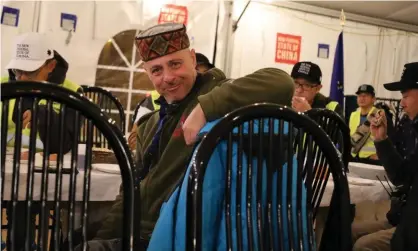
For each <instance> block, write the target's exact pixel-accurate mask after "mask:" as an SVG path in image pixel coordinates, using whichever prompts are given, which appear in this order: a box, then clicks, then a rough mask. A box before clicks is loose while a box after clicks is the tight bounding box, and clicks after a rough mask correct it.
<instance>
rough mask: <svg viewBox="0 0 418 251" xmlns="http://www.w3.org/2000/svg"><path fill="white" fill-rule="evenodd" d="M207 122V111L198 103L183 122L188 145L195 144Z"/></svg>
mask: <svg viewBox="0 0 418 251" xmlns="http://www.w3.org/2000/svg"><path fill="white" fill-rule="evenodd" d="M205 124H206V117H205V113H204V112H203V110H202V107H201V106H200V104H197V106H196V107H195V108H194V109H193V111H192V112H191V113H190V115H189V116H188V117H187V119H186V121H184V124H183V135H184V140H185V141H186V144H187V145H193V144H194V143H195V142H196V140H197V135H198V133H199V132H200V130H201V129H202V128H203V126H204V125H205Z"/></svg>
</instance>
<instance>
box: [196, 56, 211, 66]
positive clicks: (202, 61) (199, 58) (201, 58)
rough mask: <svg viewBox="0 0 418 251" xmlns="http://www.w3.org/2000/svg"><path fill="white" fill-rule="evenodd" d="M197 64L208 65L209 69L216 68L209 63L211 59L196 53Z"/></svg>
mask: <svg viewBox="0 0 418 251" xmlns="http://www.w3.org/2000/svg"><path fill="white" fill-rule="evenodd" d="M196 63H197V65H202V64H203V65H207V66H208V67H209V68H214V67H215V66H214V65H213V64H211V63H210V62H209V59H208V58H207V57H206V56H205V55H203V54H202V53H196Z"/></svg>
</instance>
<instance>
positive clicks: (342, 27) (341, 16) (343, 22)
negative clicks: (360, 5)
mask: <svg viewBox="0 0 418 251" xmlns="http://www.w3.org/2000/svg"><path fill="white" fill-rule="evenodd" d="M340 25H341V31H342V32H344V26H345V14H344V9H341V14H340Z"/></svg>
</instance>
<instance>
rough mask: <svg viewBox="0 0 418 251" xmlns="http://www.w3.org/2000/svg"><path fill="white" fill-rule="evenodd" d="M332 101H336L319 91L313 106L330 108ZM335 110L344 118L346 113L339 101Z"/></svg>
mask: <svg viewBox="0 0 418 251" xmlns="http://www.w3.org/2000/svg"><path fill="white" fill-rule="evenodd" d="M331 102H336V103H337V101H334V100H332V99H330V98H328V97H325V96H324V95H322V94H321V93H317V94H316V95H315V97H314V100H313V103H312V106H311V107H312V108H328V107H327V105H328V104H329V103H331ZM333 111H334V112H336V113H338V115H340V116H341V118H344V113H343V109H342V108H341V106H340V105H339V104H338V103H337V104H336V106H335V109H334V110H333Z"/></svg>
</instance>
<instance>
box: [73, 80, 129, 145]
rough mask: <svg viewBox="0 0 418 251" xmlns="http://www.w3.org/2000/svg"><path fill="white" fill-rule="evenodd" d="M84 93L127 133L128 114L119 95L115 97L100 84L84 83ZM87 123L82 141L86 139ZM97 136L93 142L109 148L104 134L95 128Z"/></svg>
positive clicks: (83, 129)
mask: <svg viewBox="0 0 418 251" xmlns="http://www.w3.org/2000/svg"><path fill="white" fill-rule="evenodd" d="M82 87H83V92H84V95H85V96H86V97H87V98H88V99H89V100H90V101H91V102H93V103H95V104H96V105H97V106H98V107H99V108H100V109H101V110H102V112H104V113H105V114H107V115H108V116H109V117H110V118H113V120H114V121H115V123H116V125H117V127H118V128H119V130H121V131H122V133H123V134H125V124H126V116H125V109H124V108H123V105H122V104H121V102H120V101H119V99H118V98H117V97H115V96H114V95H113V94H112V93H111V92H109V91H107V90H105V89H103V88H101V87H98V86H87V85H83V86H82ZM85 128H86V124H84V125H83V127H82V133H81V134H80V142H83V143H84V142H86V141H85V135H86V133H87V131H86V129H85ZM93 133H94V134H95V137H94V139H93V143H94V145H95V146H96V147H98V148H108V145H107V143H106V141H105V140H104V138H103V135H102V134H100V133H98V132H97V130H96V129H94V130H93Z"/></svg>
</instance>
